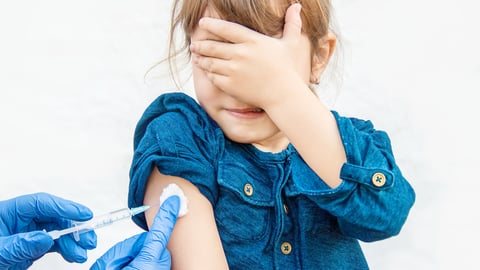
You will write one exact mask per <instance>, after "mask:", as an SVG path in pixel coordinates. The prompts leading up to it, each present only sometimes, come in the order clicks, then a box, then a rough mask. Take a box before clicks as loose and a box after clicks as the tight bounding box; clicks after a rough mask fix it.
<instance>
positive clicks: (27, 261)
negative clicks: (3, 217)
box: [0, 231, 53, 269]
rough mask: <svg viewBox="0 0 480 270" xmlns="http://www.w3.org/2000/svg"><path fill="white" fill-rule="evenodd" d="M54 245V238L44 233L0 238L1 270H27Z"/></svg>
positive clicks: (35, 232)
mask: <svg viewBox="0 0 480 270" xmlns="http://www.w3.org/2000/svg"><path fill="white" fill-rule="evenodd" d="M52 245H53V240H52V238H51V237H50V236H49V235H48V234H47V233H45V232H42V231H34V232H28V233H19V234H15V235H11V236H6V237H0V247H1V248H0V269H9V267H12V268H14V269H26V267H28V266H30V265H31V264H32V263H33V261H35V260H36V259H38V258H40V257H42V256H43V255H44V254H45V253H47V252H48V250H49V249H50V248H51V247H52ZM7 266H9V267H7ZM23 267H25V268H23Z"/></svg>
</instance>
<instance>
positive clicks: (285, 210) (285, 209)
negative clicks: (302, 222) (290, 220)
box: [283, 203, 288, 215]
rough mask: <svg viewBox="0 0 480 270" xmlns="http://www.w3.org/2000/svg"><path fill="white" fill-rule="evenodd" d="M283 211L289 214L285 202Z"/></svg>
mask: <svg viewBox="0 0 480 270" xmlns="http://www.w3.org/2000/svg"><path fill="white" fill-rule="evenodd" d="M283 212H285V214H286V215H288V206H287V205H286V204H285V203H284V204H283Z"/></svg>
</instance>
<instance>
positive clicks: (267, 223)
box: [214, 161, 274, 241]
mask: <svg viewBox="0 0 480 270" xmlns="http://www.w3.org/2000/svg"><path fill="white" fill-rule="evenodd" d="M267 176H268V173H264V172H262V171H261V169H259V168H249V167H248V166H245V165H244V164H241V163H236V162H228V161H223V162H220V163H219V167H218V179H217V181H218V184H219V188H220V190H219V197H218V200H217V203H216V206H215V211H214V212H215V219H216V222H217V225H218V229H219V231H220V234H221V235H222V238H224V240H226V239H225V238H229V237H231V238H232V241H235V239H236V240H238V239H243V240H259V239H262V238H263V237H265V235H267V233H268V229H269V228H270V227H271V220H272V215H273V206H274V200H273V196H272V181H274V180H272V179H269V178H268V177H267Z"/></svg>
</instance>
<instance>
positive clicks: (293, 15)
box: [282, 3, 302, 40]
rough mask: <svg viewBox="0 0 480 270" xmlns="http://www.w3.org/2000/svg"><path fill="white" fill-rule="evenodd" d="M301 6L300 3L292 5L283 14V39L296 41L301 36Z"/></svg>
mask: <svg viewBox="0 0 480 270" xmlns="http://www.w3.org/2000/svg"><path fill="white" fill-rule="evenodd" d="M301 9H302V6H301V5H300V3H295V4H292V5H290V6H289V7H288V9H287V12H286V13H285V25H284V27H283V38H282V39H290V40H296V39H298V38H299V37H300V35H301V34H302V17H300V11H301Z"/></svg>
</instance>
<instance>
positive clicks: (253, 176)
mask: <svg viewBox="0 0 480 270" xmlns="http://www.w3.org/2000/svg"><path fill="white" fill-rule="evenodd" d="M332 113H333V114H334V116H335V118H336V120H337V124H338V128H339V130H340V134H341V137H342V140H343V144H344V147H345V151H346V155H347V162H346V163H345V164H344V165H343V167H342V169H341V172H340V177H341V178H342V179H343V180H344V181H343V182H342V184H340V186H338V187H337V188H334V189H332V188H330V187H328V186H327V185H326V184H325V183H324V182H323V181H322V179H320V178H319V177H318V176H317V175H316V174H315V173H314V172H313V171H312V170H311V169H310V168H309V167H308V165H307V164H306V163H305V162H304V161H303V159H302V157H301V156H300V155H299V154H298V152H297V151H296V150H295V148H294V147H293V146H292V145H289V146H288V148H287V149H285V150H284V151H282V152H280V153H275V154H273V153H267V152H262V151H260V150H258V149H256V148H255V147H254V146H252V145H247V144H239V143H236V142H233V141H230V140H228V139H227V138H226V137H225V136H224V134H223V133H222V131H221V129H220V128H219V127H218V126H217V125H216V123H215V122H214V121H213V120H212V119H211V118H209V117H208V115H207V114H206V113H205V112H204V111H203V109H202V108H201V107H200V106H199V105H198V104H197V103H196V101H195V100H193V99H192V98H190V97H188V96H187V95H185V94H182V93H170V94H164V95H162V96H160V97H159V98H157V99H156V100H155V101H154V102H153V103H152V104H151V105H150V106H149V107H148V108H147V110H146V111H145V113H144V114H143V116H142V118H141V119H140V121H139V123H138V125H137V128H136V131H135V138H134V149H135V152H134V157H133V163H132V167H131V171H130V178H131V181H130V189H129V198H128V202H129V207H136V206H139V205H141V204H142V203H143V197H144V194H145V186H146V182H147V180H148V177H149V175H150V173H151V170H152V167H153V166H156V167H157V168H158V169H159V170H160V171H161V172H162V173H163V174H167V175H174V176H179V177H183V178H185V179H187V180H189V181H191V182H192V183H193V184H195V185H196V186H197V187H198V188H199V190H200V192H202V194H203V195H204V196H206V197H207V198H208V199H209V200H210V202H211V204H212V206H213V208H214V213H215V220H216V223H217V225H218V230H219V233H220V237H221V240H222V243H223V248H224V250H225V254H226V256H227V260H228V263H229V266H230V268H231V269H368V265H367V262H366V261H365V258H364V255H363V253H362V251H361V248H360V245H359V241H358V240H361V241H365V242H370V241H377V240H381V239H385V238H388V237H391V236H394V235H396V234H398V233H399V232H400V229H401V227H402V225H403V224H404V222H405V220H406V218H407V215H408V213H409V210H410V208H411V207H412V205H413V203H414V200H415V193H414V191H413V189H412V187H411V186H410V185H409V184H408V182H407V181H406V180H405V178H404V177H403V176H402V174H401V172H400V169H399V168H398V167H397V165H396V163H395V160H394V157H393V154H392V150H391V146H390V140H389V138H388V136H387V134H386V133H385V132H383V131H378V130H375V129H374V128H373V125H372V123H371V122H370V121H363V120H359V119H355V118H346V117H342V116H340V115H338V113H336V112H332ZM319 151H321V149H319ZM134 221H135V222H136V223H137V224H138V225H139V226H140V227H142V228H144V229H147V225H146V222H145V217H144V216H143V215H138V216H136V217H134ZM199 233H201V232H199Z"/></svg>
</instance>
